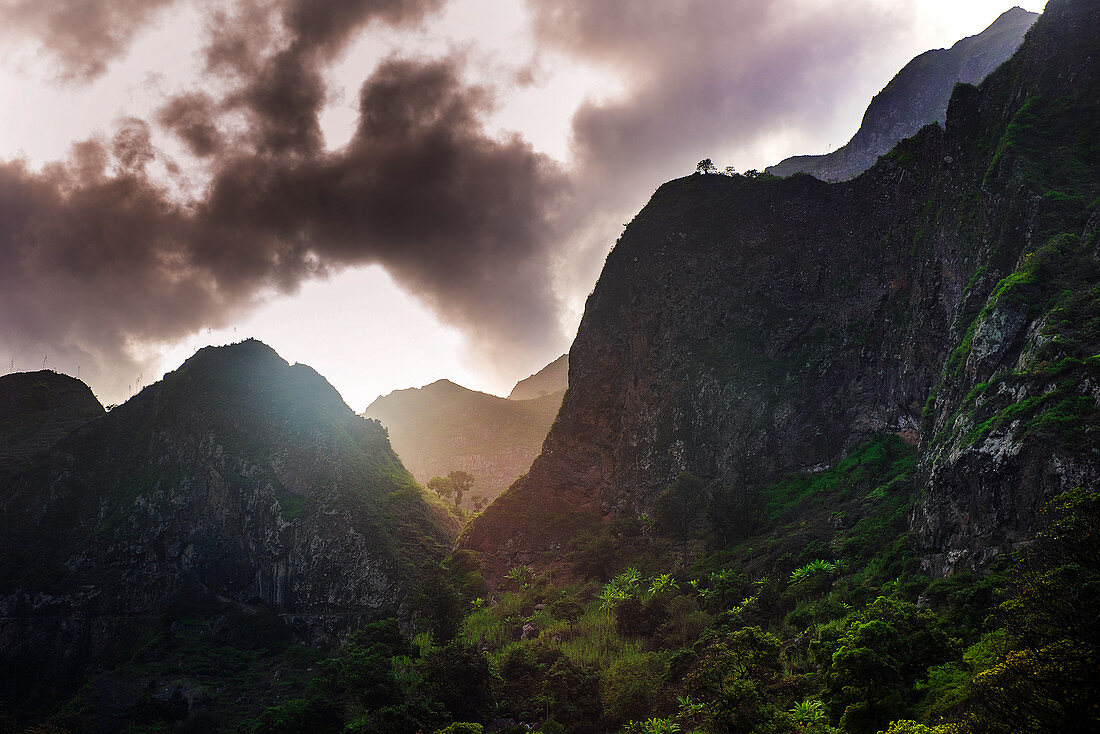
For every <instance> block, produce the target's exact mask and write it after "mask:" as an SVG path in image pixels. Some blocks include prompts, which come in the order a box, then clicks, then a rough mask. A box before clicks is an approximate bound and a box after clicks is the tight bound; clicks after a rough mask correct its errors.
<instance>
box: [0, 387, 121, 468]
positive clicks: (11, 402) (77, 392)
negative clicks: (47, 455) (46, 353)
mask: <svg viewBox="0 0 1100 734" xmlns="http://www.w3.org/2000/svg"><path fill="white" fill-rule="evenodd" d="M103 413H104V410H103V406H102V405H100V403H99V401H98V400H96V398H95V395H93V394H92V391H91V388H89V387H88V386H87V385H85V384H84V383H83V382H81V381H80V380H77V379H75V378H73V377H69V376H68V375H62V374H59V373H57V372H53V371H51V370H42V371H41V372H17V373H14V374H10V375H4V376H3V377H0V475H4V474H9V473H11V472H14V471H16V470H17V469H20V468H22V467H24V466H26V464H27V463H28V462H29V461H30V460H31V459H33V458H34V457H35V456H37V455H38V454H40V453H42V452H43V451H46V450H48V449H50V448H51V447H53V445H54V444H56V443H57V442H58V441H60V440H61V439H62V438H64V437H65V436H67V435H68V434H70V433H72V432H73V431H75V430H76V429H77V428H79V427H80V426H82V425H84V424H85V423H87V422H88V421H90V420H92V419H94V418H98V417H99V416H101V415H103Z"/></svg>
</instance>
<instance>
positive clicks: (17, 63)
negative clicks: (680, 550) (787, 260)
mask: <svg viewBox="0 0 1100 734" xmlns="http://www.w3.org/2000/svg"><path fill="white" fill-rule="evenodd" d="M1043 4H1044V3H1042V2H1038V3H1036V2H1030V3H1022V6H1023V7H1025V8H1026V9H1028V10H1033V11H1041V10H1042V7H1043ZM1011 5H1012V3H1011V2H1008V1H1004V0H968V1H967V2H965V3H960V2H958V1H957V0H770V1H769V2H760V1H759V0H662V1H661V2H656V1H655V0H652V1H651V0H599V1H595V0H0V13H2V14H3V17H4V19H5V23H4V25H3V27H2V28H0V105H2V108H3V110H4V114H3V115H0V361H2V366H3V367H4V369H3V370H2V371H0V372H7V371H10V370H12V369H14V370H16V371H28V370H36V369H42V368H43V367H45V368H48V369H53V370H56V371H58V372H65V373H68V374H71V375H74V376H79V377H80V378H81V379H83V380H84V381H86V382H87V383H88V384H89V385H91V387H92V389H93V391H94V392H95V393H96V394H97V396H98V397H99V398H100V400H101V401H102V402H104V403H106V404H115V403H120V402H123V401H124V400H126V399H127V398H128V397H129V396H130V395H132V394H134V393H135V392H136V391H138V390H139V389H140V388H141V387H142V386H143V385H148V384H150V383H151V382H153V381H155V380H156V379H159V377H160V376H161V375H162V374H163V373H164V372H165V371H168V370H171V369H174V368H175V367H177V366H179V364H180V363H182V361H183V360H184V359H186V358H187V357H188V356H190V355H191V354H192V353H193V352H194V351H195V350H196V349H197V348H199V347H202V346H205V345H207V344H223V343H229V342H233V341H239V340H240V339H243V338H246V337H256V338H259V339H261V340H263V341H265V342H267V343H268V344H270V345H271V346H273V347H274V348H275V349H276V350H277V351H279V352H280V354H281V355H282V356H283V357H284V358H285V359H287V360H288V361H291V362H295V361H298V362H304V363H306V364H309V365H310V366H312V367H314V368H315V369H316V370H318V372H320V373H321V374H322V375H324V376H325V377H326V378H327V379H328V380H329V381H330V382H331V383H332V384H333V385H334V386H335V387H336V388H337V389H338V390H339V391H340V392H341V394H342V395H343V397H344V399H345V401H346V402H347V403H348V404H349V405H350V406H351V407H352V408H353V409H355V410H356V411H361V410H363V409H364V408H365V407H366V406H367V405H368V404H369V403H370V402H371V401H372V400H373V399H374V398H375V397H377V396H378V395H381V394H386V393H388V392H390V391H392V390H395V389H401V388H406V387H414V386H421V385H424V384H427V383H430V382H433V381H434V380H437V379H440V378H448V379H451V380H453V381H455V382H458V383H460V384H463V385H466V386H467V387H471V388H474V389H480V390H484V391H486V392H491V393H495V394H505V395H506V394H507V393H508V391H509V390H510V389H511V387H512V385H513V384H514V383H515V382H516V381H517V380H519V379H522V378H524V377H526V376H527V375H529V374H531V373H533V372H535V371H537V370H538V369H539V368H541V367H542V366H544V365H545V364H547V363H549V362H550V361H552V360H553V359H555V358H556V357H557V356H558V355H560V354H562V353H563V352H565V351H567V350H568V347H569V344H570V342H571V340H572V337H573V335H574V334H575V332H576V328H577V324H578V322H579V320H580V317H581V314H582V312H583V307H584V299H585V298H586V297H587V295H588V294H589V293H590V292H591V290H592V288H593V286H594V284H595V282H596V279H597V277H598V275H599V271H600V267H601V266H602V264H603V261H604V259H605V258H606V255H607V253H608V251H609V250H610V248H611V247H612V246H613V244H614V242H615V239H616V238H617V237H618V236H619V234H620V233H621V232H622V228H623V226H624V223H625V222H628V221H630V219H631V218H632V217H633V215H634V213H635V212H636V211H637V210H638V209H640V208H641V207H642V206H643V205H644V204H645V202H646V200H647V199H648V197H649V196H650V195H651V194H652V192H653V191H654V190H655V189H656V188H657V186H659V185H660V184H661V183H662V182H664V181H666V180H668V179H671V178H675V177H677V176H681V175H686V174H688V173H691V172H692V171H693V170H694V168H695V164H696V163H697V162H698V161H699V160H700V159H702V158H704V157H710V158H712V159H713V160H714V161H715V163H717V164H718V166H719V168H725V167H726V166H727V165H731V166H733V167H735V168H736V169H737V170H739V171H745V170H748V169H753V168H755V169H763V168H764V167H765V166H768V165H771V164H773V163H776V162H778V161H779V160H781V159H783V158H785V157H787V156H790V155H796V154H805V153H824V152H826V151H828V150H830V149H832V148H835V147H837V146H839V145H843V144H844V143H845V142H846V141H847V140H848V138H850V137H851V135H852V134H853V133H854V132H855V130H856V128H857V127H858V125H859V120H860V118H861V117H862V114H863V111H864V109H865V108H866V105H867V103H868V102H869V101H870V99H871V97H872V96H873V95H874V94H875V93H876V92H877V91H879V90H880V89H881V88H882V87H883V86H885V84H886V83H887V82H888V81H889V80H890V78H891V77H892V76H893V75H894V74H895V73H896V72H897V71H898V70H899V69H900V68H901V67H902V66H903V65H904V64H905V63H906V62H907V61H908V60H909V59H911V58H912V57H914V56H916V55H917V54H919V53H921V52H923V51H925V50H928V49H931V48H940V47H946V46H950V45H951V44H952V43H954V42H955V41H957V40H958V39H960V38H962V37H964V36H968V35H973V34H975V33H978V32H980V31H981V30H982V29H984V28H985V27H986V26H988V25H989V24H990V23H991V22H992V21H993V20H994V19H995V18H996V17H997V16H998V15H999V14H1000V13H1001V12H1003V11H1005V10H1008V9H1009V7H1011Z"/></svg>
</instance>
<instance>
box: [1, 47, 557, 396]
mask: <svg viewBox="0 0 1100 734" xmlns="http://www.w3.org/2000/svg"><path fill="white" fill-rule="evenodd" d="M461 64H462V62H461V60H460V59H456V58H451V59H443V60H435V61H408V60H398V59H391V60H389V61H386V62H384V63H383V64H381V65H380V66H379V67H378V68H377V69H376V70H375V71H374V73H373V74H372V75H371V76H370V77H369V78H368V79H367V81H366V82H365V83H364V85H363V87H362V90H361V95H360V120H359V125H358V129H357V131H356V133H355V135H354V136H353V139H352V140H351V142H350V143H349V144H348V145H347V146H346V147H344V148H342V149H340V150H337V151H321V150H319V149H317V148H314V147H312V146H310V145H304V146H299V147H293V148H290V149H288V148H279V149H273V148H272V146H270V145H269V144H268V142H267V141H268V137H267V133H268V131H269V128H268V127H267V126H266V122H259V123H257V124H256V126H255V128H253V130H254V131H259V134H258V136H257V138H256V140H255V141H254V143H253V145H252V146H237V145H234V146H227V145H223V144H221V143H217V144H209V145H207V144H206V143H205V142H202V141H207V140H212V141H217V140H220V139H221V137H220V135H221V132H220V130H219V128H218V124H217V115H211V114H210V108H211V106H212V105H211V104H210V101H209V100H208V99H205V98H203V97H191V98H188V99H186V100H185V99H183V98H180V99H176V100H173V101H172V102H171V103H170V104H169V106H168V107H166V108H165V109H164V110H162V111H161V115H160V118H161V120H163V121H166V123H167V124H168V126H169V127H171V128H172V129H174V130H176V131H177V132H179V131H183V132H184V133H185V134H186V135H187V136H190V139H192V140H198V141H200V142H202V146H205V147H203V149H204V150H206V151H207V152H208V154H209V159H210V160H212V161H213V166H214V173H213V175H212V179H211V182H210V185H209V187H208V188H207V190H206V191H205V192H204V193H203V195H202V196H201V197H200V198H199V199H198V200H196V201H187V202H180V201H177V200H176V199H175V198H174V196H173V194H172V193H171V192H170V190H169V189H167V188H165V187H162V186H160V185H158V184H157V183H156V182H155V181H154V180H153V178H152V177H151V175H150V174H149V173H148V172H147V169H148V168H149V164H150V163H151V162H152V161H153V160H156V159H158V158H160V157H161V154H160V153H159V152H158V151H156V150H155V149H154V148H153V147H152V145H151V143H150V136H149V126H148V125H147V124H146V123H144V122H143V121H140V120H136V119H127V120H123V121H121V122H120V125H119V128H118V130H117V132H116V133H115V135H114V136H113V137H112V138H111V139H110V140H109V141H107V140H89V141H85V142H83V143H81V144H79V145H78V146H75V147H74V151H73V154H72V156H71V158H70V160H69V161H67V162H66V163H64V164H57V165H54V166H51V167H49V168H48V169H47V170H46V171H44V172H43V173H34V172H31V171H29V170H27V169H26V168H25V167H23V166H21V165H19V164H18V163H13V164H8V165H7V166H5V167H4V168H3V175H2V176H0V215H4V216H2V217H0V223H2V224H0V230H2V231H0V263H2V264H3V266H4V267H3V272H2V273H0V292H2V295H0V319H2V320H3V323H2V324H0V326H2V327H3V333H4V334H5V341H7V342H8V343H10V344H15V345H16V348H17V349H21V352H22V354H21V361H23V362H24V364H23V366H24V367H26V366H27V365H26V364H25V361H26V360H27V359H37V357H36V356H34V355H36V352H37V349H38V348H39V346H40V345H51V346H50V349H51V350H53V351H54V352H55V354H56V353H58V352H60V353H61V354H64V355H65V359H66V360H69V361H70V364H71V363H72V361H74V360H76V361H77V363H79V359H84V360H85V361H84V363H83V364H84V373H83V374H84V376H86V377H92V376H93V375H95V374H96V372H95V367H96V365H98V367H99V370H100V371H101V372H104V373H105V372H107V371H109V370H112V369H113V370H114V371H115V372H120V373H122V374H127V375H133V374H134V373H135V372H137V371H140V370H141V369H142V368H143V367H142V364H141V362H140V360H139V359H138V358H137V357H135V354H137V352H136V351H135V349H134V346H135V344H140V343H155V342H171V341H173V340H177V339H181V338H183V337H185V336H186V335H187V334H189V333H192V332H194V331H196V330H198V329H199V328H202V327H204V326H207V325H211V324H213V325H219V324H224V323H225V321H226V320H227V319H229V318H232V315H233V314H234V313H235V312H238V311H239V310H241V309H243V308H246V307H248V306H249V305H251V304H252V303H253V302H254V301H255V299H257V298H258V297H261V296H262V295H263V294H264V293H266V292H267V291H269V290H270V289H277V290H281V291H287V292H291V291H294V290H295V289H296V288H297V287H298V286H299V285H300V284H301V283H302V282H303V281H304V280H306V279H308V278H313V277H319V276H322V275H324V274H325V273H326V272H329V271H331V270H333V269H339V268H343V267H347V266H353V265H363V264H375V263H377V264H381V265H383V266H384V267H385V268H386V269H387V270H388V271H389V272H390V273H391V274H392V275H393V276H394V278H395V279H396V280H397V281H398V282H399V283H401V284H402V285H403V286H404V287H406V288H407V289H409V290H410V291H411V292H413V293H416V294H418V295H419V296H420V297H421V298H422V299H423V300H424V301H425V302H427V303H428V304H429V305H431V306H432V307H433V308H434V309H435V311H436V313H438V314H439V315H440V316H441V318H442V319H443V320H444V321H446V322H448V323H451V324H454V325H456V326H459V327H460V328H462V329H464V330H465V331H466V333H467V334H468V335H470V337H471V339H472V346H473V348H474V349H475V350H477V351H478V353H480V354H481V355H482V357H483V358H484V359H485V360H486V361H490V360H491V361H494V362H496V363H498V364H509V365H510V364H513V363H514V362H515V360H516V358H517V355H526V354H527V353H528V352H529V351H531V350H537V349H539V348H540V347H542V346H543V345H545V344H546V343H548V342H551V343H552V342H558V343H560V341H561V336H562V335H561V334H560V330H559V325H558V322H557V313H558V304H557V302H556V299H555V296H554V293H553V291H552V288H551V286H550V282H549V279H548V278H547V273H548V272H549V271H550V269H551V265H550V258H551V257H552V253H553V252H554V251H555V243H556V227H557V224H556V214H557V212H558V211H559V209H560V207H561V206H562V205H563V202H564V201H565V200H566V198H567V196H568V193H569V185H568V181H567V179H566V177H565V175H564V174H563V172H562V171H561V170H560V168H559V167H558V166H557V165H556V164H554V163H553V162H552V161H551V160H550V159H548V158H546V157H545V156H543V155H541V154H539V153H537V152H535V151H534V150H533V149H532V148H531V147H530V145H528V144H527V143H525V142H524V141H522V140H521V139H519V138H510V139H506V140H503V141H500V140H497V139H494V138H491V137H489V136H487V135H486V133H485V132H484V131H483V129H482V126H481V118H482V116H483V115H484V113H485V111H486V110H487V109H488V107H489V105H490V104H491V98H490V96H489V94H488V93H487V92H486V91H485V90H483V89H480V88H477V87H470V86H467V85H465V84H463V82H462V81H461V79H460V74H459V72H460V69H461ZM304 104H307V106H308V105H309V104H312V102H306V103H304ZM253 109H256V108H253ZM280 113H281V111H280ZM196 130H198V131H200V132H201V133H202V134H201V135H197V134H196V133H195V131H196ZM247 137H248V134H245V138H247ZM202 146H200V147H202ZM47 294H49V295H47ZM362 317H363V318H369V315H362ZM56 363H57V362H56V360H55V364H56ZM118 379H121V378H118ZM132 379H133V378H132V377H128V378H126V381H127V382H130V380H132ZM120 385H121V383H117V384H115V385H112V386H111V388H112V389H113V390H114V391H118V390H119V389H120Z"/></svg>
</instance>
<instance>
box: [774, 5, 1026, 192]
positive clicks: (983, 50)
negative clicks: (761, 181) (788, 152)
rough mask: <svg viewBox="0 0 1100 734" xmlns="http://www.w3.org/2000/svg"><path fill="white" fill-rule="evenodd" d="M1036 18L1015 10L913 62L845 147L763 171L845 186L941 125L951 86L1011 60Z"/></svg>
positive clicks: (889, 86)
mask: <svg viewBox="0 0 1100 734" xmlns="http://www.w3.org/2000/svg"><path fill="white" fill-rule="evenodd" d="M1037 17H1039V16H1038V15H1037V14H1036V13H1029V12H1028V11H1026V10H1024V9H1023V8H1019V7H1015V8H1012V9H1011V10H1007V11H1005V12H1004V13H1002V14H1001V16H1000V17H999V18H997V20H995V21H993V23H992V24H991V25H990V26H989V27H988V28H986V29H985V30H984V31H982V32H981V33H979V34H978V35H976V36H968V37H967V38H964V39H962V40H961V41H959V42H958V43H956V44H955V45H954V46H952V47H951V48H949V49H942V48H940V49H934V50H932V51H926V52H925V53H923V54H921V55H920V56H918V57H916V58H915V59H913V60H912V61H910V62H909V63H908V64H906V65H905V67H904V68H903V69H902V70H901V71H899V72H898V73H897V75H896V76H895V77H894V78H893V79H891V80H890V83H889V84H887V85H886V87H885V88H884V89H883V90H882V91H881V92H879V93H878V94H876V95H875V97H874V99H872V100H871V104H870V105H869V106H868V107H867V112H866V113H864V115H863V122H862V124H860V126H859V130H858V131H856V134H855V135H854V136H853V137H852V139H851V140H850V141H848V143H846V144H845V145H843V146H842V147H840V148H837V149H836V150H834V151H833V152H831V153H828V154H826V155H803V156H795V157H793V158H787V159H785V160H783V161H782V162H780V163H778V164H776V165H774V166H771V167H769V168H767V169H766V170H767V172H768V173H770V174H772V175H775V176H790V175H791V174H794V173H799V172H801V173H808V174H810V175H811V176H816V177H817V178H820V179H821V180H823V181H845V180H847V179H850V178H852V177H854V176H858V175H859V174H861V173H863V172H864V171H866V170H867V169H868V168H870V167H871V166H872V165H874V163H875V161H876V160H878V157H879V156H880V155H882V154H884V153H886V152H887V151H889V150H890V149H891V148H893V147H894V146H895V145H896V144H897V143H898V141H900V140H904V139H905V138H908V137H910V136H912V135H914V134H916V132H917V131H918V130H920V129H921V128H922V127H924V126H925V125H929V124H931V123H933V122H937V123H939V124H941V125H942V124H943V123H944V119H945V116H946V113H947V103H948V100H949V99H950V98H951V90H952V89H953V88H954V86H955V84H956V83H963V84H977V83H978V82H980V81H982V80H983V79H985V77H986V76H987V75H988V74H989V73H990V72H991V71H993V70H994V69H996V68H997V67H998V66H1000V65H1001V64H1002V63H1004V61H1005V59H1007V58H1008V57H1009V56H1011V55H1012V52H1013V51H1015V50H1016V49H1017V48H1018V47H1019V45H1020V42H1021V41H1022V40H1023V38H1024V33H1026V32H1027V29H1028V28H1030V27H1031V25H1032V23H1034V22H1035V19H1036V18H1037Z"/></svg>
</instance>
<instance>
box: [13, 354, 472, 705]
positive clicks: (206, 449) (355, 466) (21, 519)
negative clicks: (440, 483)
mask: <svg viewBox="0 0 1100 734" xmlns="http://www.w3.org/2000/svg"><path fill="white" fill-rule="evenodd" d="M0 512H2V513H3V516H4V517H5V518H9V519H11V520H13V521H12V522H8V523H5V525H4V527H3V529H2V535H0V558H2V559H3V565H2V567H0V650H2V651H3V652H2V656H3V662H2V663H0V670H3V671H7V675H5V676H4V679H3V680H2V681H0V682H2V683H3V688H4V690H5V691H8V692H11V691H13V690H18V689H19V687H20V686H21V685H25V684H26V683H27V681H28V680H38V681H41V680H44V679H50V678H51V677H56V678H58V679H64V678H66V677H67V674H71V673H75V672H77V671H79V669H80V666H81V665H82V664H84V663H86V662H88V661H95V662H97V663H103V662H104V661H105V659H106V658H108V657H109V656H110V654H111V652H112V651H118V650H125V649H126V646H127V645H128V644H132V643H133V642H135V641H136V640H137V639H139V638H140V636H141V635H142V634H146V633H148V631H149V630H150V628H151V627H152V628H153V629H155V628H156V625H157V624H158V619H160V618H161V615H162V614H164V613H165V610H167V609H169V608H170V607H171V606H172V605H173V604H174V603H177V602H178V601H179V600H180V599H192V600H194V599H198V600H199V601H198V602H197V604H198V608H199V609H200V610H201V609H202V607H203V603H202V601H201V600H202V599H209V600H211V604H214V602H216V603H217V605H220V606H224V603H225V602H231V603H233V604H236V605H238V606H240V607H242V608H248V607H256V606H257V605H258V606H259V607H263V608H267V609H270V610H274V611H275V612H277V613H279V614H281V615H282V616H283V619H284V620H285V621H286V622H287V623H288V624H289V625H291V627H292V628H294V629H296V630H298V633H299V635H300V636H302V637H303V638H305V639H310V640H320V641H324V640H331V639H334V637H336V636H338V635H339V634H340V633H341V632H342V631H343V630H346V629H348V628H349V627H350V626H351V625H354V624H355V623H356V622H357V620H361V619H363V618H371V617H372V616H374V615H376V614H377V613H378V612H379V611H381V610H389V611H396V610H399V608H400V607H401V605H402V604H403V603H404V600H405V598H406V596H407V594H408V592H409V589H410V588H412V587H413V584H412V581H413V579H414V574H415V572H416V571H417V570H418V566H419V564H420V563H421V562H422V561H424V560H427V559H438V558H440V557H442V555H443V554H445V553H446V552H447V550H449V546H450V538H451V537H453V535H451V533H453V532H455V528H453V527H448V526H447V524H446V521H445V520H444V517H445V516H444V514H443V513H441V512H439V511H438V509H437V508H433V506H432V505H430V504H429V503H428V501H427V499H426V498H425V497H424V496H423V494H422V490H420V488H419V487H418V486H417V485H416V484H415V482H414V481H413V479H412V477H411V476H409V474H408V472H407V471H405V469H404V468H403V467H402V466H401V463H400V461H399V460H398V459H397V457H396V456H395V455H394V453H393V451H392V450H391V449H390V446H389V443H388V441H387V439H386V435H385V430H384V429H383V428H382V427H381V426H380V425H379V424H378V423H377V422H374V421H369V420H366V419H363V418H360V417H358V416H356V415H355V414H354V413H352V411H351V410H350V409H349V408H348V407H347V406H346V405H344V403H343V401H342V400H341V399H340V396H339V394H337V393H336V391H335V390H334V389H333V388H332V387H331V386H330V385H329V384H328V383H327V382H325V380H324V379H323V378H321V377H320V376H319V375H318V374H317V373H316V372H314V371H313V370H311V369H310V368H309V367H306V366H304V365H294V366H290V365H288V364H287V363H286V362H284V361H283V360H282V359H280V358H279V357H278V355H276V354H275V353H274V352H273V351H272V350H271V349H270V348H268V347H267V346H265V345H263V344H260V343H259V342H254V341H248V342H243V343H241V344H236V345H233V346H230V347H222V348H207V349H203V350H201V351H200V352H199V353H197V354H196V355H195V356H194V357H192V358H191V359H189V360H188V361H187V362H185V363H184V364H183V366H181V367H180V368H179V369H178V370H176V371H175V372H173V373H171V374H169V375H167V376H165V378H164V380H163V381H162V382H160V383H157V384H155V385H152V386H150V387H147V388H146V389H145V390H143V391H142V392H141V393H140V394H139V395H137V396H136V397H134V398H133V399H131V400H130V401H129V402H127V403H126V404H125V405H122V406H120V407H118V408H116V409H114V410H112V411H111V412H110V413H109V414H107V415H106V416H104V417H103V418H101V419H99V420H97V421H95V422H94V423H93V424H90V425H88V426H86V427H85V429H84V430H83V431H80V432H78V433H76V434H73V435H70V436H69V437H68V438H67V439H64V440H62V441H61V442H60V443H59V444H58V445H57V446H56V447H55V448H54V449H53V450H52V451H50V452H49V453H48V454H45V455H43V456H42V457H40V458H39V459H38V460H36V461H35V462H34V463H33V464H32V465H31V466H30V467H29V468H28V469H27V470H25V471H24V472H22V473H20V474H18V475H17V476H15V477H14V478H13V479H11V480H9V482H8V486H7V487H5V489H4V493H3V501H2V503H0ZM190 604H191V605H192V606H194V605H195V604H196V602H194V601H192V602H190ZM17 671H18V673H17Z"/></svg>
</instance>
